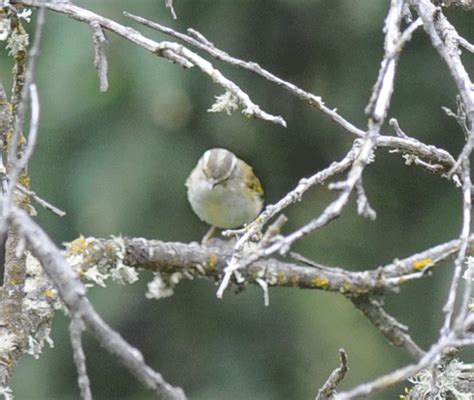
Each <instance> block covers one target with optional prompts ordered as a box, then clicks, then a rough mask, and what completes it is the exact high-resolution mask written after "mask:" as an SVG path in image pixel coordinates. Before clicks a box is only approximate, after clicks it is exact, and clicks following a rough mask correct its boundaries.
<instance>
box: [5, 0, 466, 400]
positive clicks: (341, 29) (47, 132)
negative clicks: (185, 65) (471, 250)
mask: <svg viewBox="0 0 474 400" xmlns="http://www.w3.org/2000/svg"><path fill="white" fill-rule="evenodd" d="M75 3H76V4H77V5H80V6H84V7H86V8H89V9H91V10H94V11H96V12H98V13H100V14H102V15H104V16H107V17H109V18H112V19H114V20H117V21H119V22H121V23H123V24H129V25H132V26H134V27H135V28H137V29H139V30H140V31H141V32H143V33H144V34H145V35H147V36H149V37H150V38H153V39H155V40H170V39H169V38H168V37H165V36H163V35H161V34H159V33H157V32H154V31H151V30H149V29H147V28H144V27H141V26H138V25H137V24H135V23H134V22H133V21H130V20H127V19H126V18H125V17H123V16H122V11H129V12H131V13H134V14H137V15H142V16H146V17H148V18H150V19H152V20H156V21H159V22H161V23H163V24H165V25H169V26H171V27H173V28H176V29H178V30H180V31H185V29H186V28H188V27H193V28H195V29H197V30H199V31H200V32H202V33H203V34H205V35H206V36H207V37H208V39H209V40H211V41H212V42H214V43H215V44H216V46H218V47H219V48H221V49H223V50H225V51H227V52H228V53H230V54H232V55H235V56H237V57H240V58H242V59H244V60H252V61H256V62H258V63H260V64H261V65H262V66H263V67H265V68H267V69H269V70H270V71H272V72H274V73H275V74H277V75H278V76H280V77H282V78H284V79H287V80H289V81H290V82H293V83H295V84H297V85H299V86H300V87H302V88H304V89H306V90H309V91H312V92H313V93H315V94H317V95H320V96H322V97H323V99H324V101H325V102H326V103H327V105H328V106H330V107H337V108H338V110H339V112H340V113H341V114H342V115H343V116H345V117H346V118H347V119H348V120H350V121H351V122H353V123H354V124H356V125H357V126H358V127H360V128H362V129H364V127H365V126H366V118H365V116H364V111H363V110H364V107H365V105H366V104H367V101H368V98H369V96H370V91H371V88H372V85H373V83H374V82H375V79H376V76H377V71H378V67H379V65H380V61H381V57H382V54H383V34H382V27H383V20H384V18H385V14H386V11H387V6H388V4H387V3H388V2H387V1H385V2H375V1H372V0H365V1H344V0H331V1H316V0H313V1H308V0H306V1H305V0H298V1H297V0H259V1H250V0H223V1H219V2H216V1H211V0H200V1H196V0H176V1H175V9H176V12H177V14H178V18H179V19H178V20H177V21H174V20H172V19H171V17H170V14H169V12H168V10H166V9H165V7H164V4H163V1H160V0H135V1H130V0H113V1H112V0H107V1H101V2H96V1H91V0H90V1H76V2H75ZM447 14H448V16H449V17H450V18H451V19H452V21H454V22H455V24H456V26H457V27H458V29H459V32H460V33H461V34H464V35H466V36H467V38H468V39H470V40H471V41H472V39H473V37H474V29H473V24H472V13H471V14H468V13H463V12H461V11H449V12H448V13H447ZM31 28H32V26H31V27H30V29H31ZM108 38H109V44H108V45H107V56H108V61H109V80H110V89H109V91H108V92H107V93H105V94H101V93H99V90H98V78H97V75H96V72H95V69H94V66H93V48H92V45H91V43H92V38H91V32H90V29H89V28H88V27H87V26H86V25H85V24H83V23H78V22H76V21H73V20H70V19H68V18H66V17H65V16H63V15H58V14H54V13H48V14H47V21H46V26H45V31H44V41H43V45H42V51H41V56H40V59H39V65H38V72H37V83H38V86H39V94H40V98H41V108H42V110H41V111H42V112H41V130H40V136H39V143H38V146H37V149H36V152H35V155H34V158H33V160H32V164H31V168H30V171H31V176H32V188H33V190H35V191H36V192H37V193H38V194H40V195H41V196H43V197H44V198H46V199H48V200H50V201H51V202H53V203H54V204H55V205H57V206H58V207H60V208H62V209H64V210H66V211H67V216H65V217H64V218H59V217H56V216H54V215H52V214H49V213H47V212H45V211H44V210H42V209H39V216H38V220H39V221H40V222H41V224H42V225H43V226H44V228H45V229H46V230H47V232H48V233H49V234H50V235H51V236H52V237H53V238H54V239H55V241H56V242H57V243H58V244H61V243H62V242H65V241H70V240H72V239H74V238H76V237H77V236H78V235H80V234H83V235H86V236H87V235H92V236H98V237H108V236H109V235H120V234H122V235H126V236H131V237H133V236H138V237H145V238H150V239H151V238H153V239H161V240H167V241H184V242H188V241H196V240H200V238H201V237H202V235H203V234H204V233H205V232H206V230H207V226H205V224H203V223H201V222H200V221H199V220H198V219H197V217H196V216H195V215H194V214H193V213H192V211H191V209H190V207H189V206H188V203H187V200H186V193H185V187H184V182H185V179H186V177H187V175H188V174H189V172H190V171H191V169H192V167H193V166H194V164H195V163H196V161H197V159H198V158H199V156H200V155H201V153H202V152H203V151H204V150H205V149H207V148H209V147H214V146H222V147H227V148H229V149H231V150H232V151H234V152H235V153H236V154H238V155H239V156H240V157H241V158H243V159H244V160H246V161H248V162H249V163H250V164H252V165H253V166H254V169H255V171H256V172H257V174H258V176H259V177H260V178H261V181H262V183H263V185H264V188H265V190H266V201H267V203H271V202H275V201H277V200H278V199H279V198H280V197H281V196H282V195H283V194H285V193H286V192H287V191H288V190H290V189H291V188H292V187H294V186H295V184H296V183H297V182H298V180H299V179H300V178H301V177H303V176H308V175H310V174H312V173H314V172H315V171H318V170H320V169H322V168H324V167H326V166H327V165H329V163H331V162H332V161H334V160H338V159H340V158H341V157H342V156H343V155H344V154H345V152H346V151H347V150H348V149H349V148H350V145H351V142H352V139H353V137H351V136H350V135H349V134H348V133H346V132H344V131H343V130H342V129H341V128H340V127H339V126H337V125H335V124H334V123H331V122H330V121H329V120H328V119H327V118H325V117H324V116H323V115H322V114H321V113H319V112H317V111H316V110H314V109H312V108H310V107H309V106H307V105H306V104H303V103H302V102H301V101H298V100H297V99H295V98H294V97H292V96H290V95H289V94H287V93H286V92H284V91H282V90H281V89H279V88H278V87H276V86H275V85H272V84H270V83H268V82H265V81H264V80H262V79H261V78H259V77H256V76H253V75H251V74H250V73H247V72H244V71H240V70H237V69H235V68H231V67H229V66H227V65H223V64H221V63H218V62H214V61H212V62H213V63H214V64H215V65H216V66H217V67H219V69H221V71H222V72H223V73H224V74H226V75H227V76H228V77H229V78H231V79H233V80H234V81H235V82H237V83H238V84H239V85H240V86H241V87H242V88H243V89H244V90H246V91H247V93H248V94H249V95H250V96H251V98H252V99H253V100H254V101H255V102H256V103H257V104H259V105H260V106H261V107H262V109H264V110H266V111H268V112H271V113H273V114H277V115H282V116H283V117H284V118H285V119H286V121H287V123H288V128H287V129H284V128H281V127H279V126H276V125H272V124H270V123H264V122H262V121H257V120H249V119H246V118H245V117H243V116H242V115H240V114H239V113H235V114H234V115H232V116H230V117H229V116H227V115H225V114H211V113H208V112H206V110H207V109H208V108H209V107H210V106H211V105H212V104H213V102H214V96H216V95H220V94H222V93H223V91H222V89H220V88H219V87H217V86H216V85H214V84H212V82H211V81H210V80H209V79H208V78H207V77H206V76H204V75H203V74H202V73H200V72H199V71H198V70H197V69H192V70H188V71H185V70H183V69H181V68H180V67H177V66H175V65H172V64H170V63H168V62H167V61H165V60H163V59H160V58H157V57H154V56H153V55H151V54H150V53H148V52H146V51H145V50H143V49H141V48H138V47H136V46H134V45H132V44H131V43H129V42H127V41H125V40H123V39H121V38H119V37H117V36H115V35H113V34H109V35H108ZM469 57H470V58H469ZM464 60H465V61H466V66H467V68H468V70H470V71H471V72H472V71H473V66H474V60H473V57H472V55H468V54H466V55H465V56H464ZM11 67H12V61H11V59H10V58H9V57H7V52H6V51H5V50H4V49H2V50H1V58H0V74H1V81H2V83H3V84H4V85H5V86H6V87H7V88H8V89H9V88H10V87H11V75H10V70H11ZM455 95H456V91H455V90H454V85H453V82H452V79H451V78H450V76H449V73H448V71H447V69H446V67H445V65H444V64H443V63H442V62H441V61H440V59H439V57H438V55H437V53H436V52H435V51H434V50H433V49H432V47H431V45H430V43H429V41H428V40H427V38H426V36H425V35H424V33H423V32H422V31H421V30H420V31H418V32H416V33H415V35H414V38H413V40H412V42H411V43H409V45H408V46H407V48H406V50H405V51H404V52H403V54H402V57H401V60H400V64H399V70H398V79H397V81H396V85H395V93H394V97H393V101H392V107H391V109H390V113H389V117H396V118H398V119H399V122H400V125H401V127H402V129H404V130H405V131H406V132H407V133H408V134H409V135H413V136H415V137H417V138H419V139H420V140H423V141H425V142H426V143H429V144H435V145H438V146H441V147H444V148H446V149H447V150H449V151H451V152H452V153H453V154H457V153H458V152H459V151H460V149H461V148H462V142H463V135H462V132H461V130H460V129H459V128H458V126H457V125H456V123H455V122H454V120H452V119H450V118H448V117H447V116H446V115H444V113H443V112H442V111H441V109H440V107H441V106H448V107H451V108H453V109H454V108H455ZM384 132H385V133H387V134H393V132H392V131H391V129H390V128H389V127H387V126H385V127H384ZM364 176H365V178H364V183H365V187H366V190H367V194H368V197H369V199H370V201H371V204H372V206H373V207H374V208H375V210H376V211H377V213H378V218H377V220H376V221H374V222H371V221H368V220H365V219H362V218H361V217H359V216H358V215H357V213H356V207H355V205H354V203H355V202H354V201H352V202H351V204H350V206H349V207H348V208H347V209H346V210H345V212H344V214H343V215H342V217H341V218H339V219H338V220H337V221H334V222H333V223H331V224H330V225H329V226H328V227H326V228H325V229H323V230H321V231H318V232H316V233H314V234H312V235H311V236H309V237H307V238H305V239H304V240H302V241H301V242H299V243H298V244H297V245H296V246H295V248H294V250H296V251H298V252H300V253H302V254H303V255H305V256H307V257H309V258H312V259H314V260H316V261H318V262H321V263H326V264H329V265H335V266H341V267H345V268H348V269H352V270H363V269H366V268H375V267H377V266H379V265H383V264H384V263H387V262H390V261H392V260H393V259H394V258H402V257H405V256H408V255H410V254H412V253H414V252H417V251H420V250H422V249H425V248H428V247H430V246H432V245H435V244H438V243H441V242H443V241H446V240H449V239H452V238H453V237H455V236H456V235H457V234H458V232H459V230H460V203H461V196H460V193H459V192H458V191H457V190H455V189H454V188H453V185H452V184H450V183H449V182H448V181H447V180H443V179H441V178H439V177H438V176H433V175H430V174H429V173H427V172H425V171H423V170H421V169H419V168H415V167H408V166H405V165H404V162H403V160H402V158H401V157H400V154H389V153H388V152H387V151H385V150H380V151H378V152H377V158H376V162H375V163H373V164H371V165H370V166H369V167H368V168H367V170H366V172H365V175H364ZM334 196H335V195H334V193H331V192H330V191H328V190H327V189H326V188H321V187H317V188H314V189H312V190H311V191H310V192H309V193H307V194H306V196H305V197H304V200H303V201H302V202H300V203H298V204H296V205H294V206H293V207H291V208H289V209H288V210H287V211H286V212H285V213H286V215H287V216H288V217H289V223H288V224H287V226H286V227H285V229H286V231H287V232H290V231H292V230H294V229H296V228H298V227H299V226H301V225H302V224H304V223H305V221H308V220H309V219H310V218H312V217H314V216H317V215H318V214H319V213H320V212H321V211H322V210H323V209H324V207H325V205H327V204H328V203H329V202H330V201H331V199H333V198H334ZM451 267H452V265H451V264H449V263H447V264H445V265H443V267H442V268H439V269H437V270H436V271H435V273H434V275H433V276H432V277H430V278H428V279H425V280H423V281H422V282H416V283H411V284H409V285H407V286H406V287H404V288H402V290H401V292H400V294H399V295H391V296H389V298H388V299H387V309H388V310H389V311H390V312H391V313H393V314H394V315H395V316H396V317H397V318H399V320H400V321H401V322H403V323H405V324H407V325H408V326H410V333H411V334H412V336H413V338H414V339H415V340H416V341H417V342H418V343H419V344H420V345H421V346H422V347H423V348H427V346H429V345H430V344H431V343H432V342H433V341H434V340H435V338H436V335H437V332H438V330H439V327H440V321H441V318H442V315H441V311H440V310H441V308H442V305H443V302H444V300H445V298H446V295H447V286H448V282H449V279H450V276H451V272H450V271H451ZM149 279H151V276H150V275H149V274H145V273H143V274H142V275H141V280H140V281H139V282H138V283H135V284H133V285H129V286H126V287H118V286H114V285H113V284H109V285H108V287H107V289H101V288H94V289H92V290H90V292H89V295H90V298H91V300H92V302H93V304H94V305H95V306H96V307H97V309H98V310H99V311H100V313H101V314H102V315H103V316H104V318H105V319H106V320H107V321H108V322H109V323H110V324H111V325H112V326H113V327H114V328H116V329H117V330H118V331H119V332H120V333H121V334H122V335H123V336H124V337H125V338H126V339H127V340H128V341H129V342H130V343H132V344H133V345H135V346H137V347H138V348H139V349H141V351H142V352H143V353H144V355H145V358H146V360H147V361H148V362H149V363H150V364H151V365H152V366H153V367H154V368H156V369H157V370H158V371H160V372H161V373H162V374H163V375H164V377H165V379H167V380H168V381H169V382H170V383H172V384H173V385H178V386H181V387H183V389H184V390H185V392H186V393H187V394H188V396H189V398H190V399H193V400H208V399H230V400H232V399H256V400H269V399H276V400H278V399H311V398H314V396H315V394H316V392H317V389H318V388H319V387H320V386H321V385H322V383H323V382H324V381H325V379H326V377H327V376H328V374H329V373H330V372H331V371H332V369H333V368H335V367H336V366H337V364H338V349H339V348H341V347H342V348H344V349H345V350H346V351H347V353H348V356H349V365H350V371H349V374H348V376H347V378H346V379H345V380H344V382H343V383H342V384H341V386H340V389H348V388H351V387H353V386H354V385H356V384H357V383H361V382H363V381H367V380H370V379H372V378H375V377H377V376H379V375H381V374H383V373H386V372H389V371H391V370H393V369H394V368H397V367H400V366H402V365H404V364H406V363H407V362H410V361H411V360H410V359H409V357H407V356H406V355H405V354H404V352H403V351H400V350H399V349H396V348H394V347H392V346H390V345H389V344H388V343H387V341H386V340H385V339H384V338H383V337H382V335H381V334H380V333H378V331H376V330H375V328H373V327H372V326H371V324H370V323H369V322H368V321H367V320H366V319H365V318H364V317H363V316H362V315H361V314H360V312H359V311H357V310H356V309H355V308H354V307H353V306H352V305H351V304H350V303H349V302H348V301H347V300H345V299H344V298H343V297H342V296H340V295H337V294H330V293H325V292H320V291H303V290H297V289H282V288H276V289H271V290H270V307H264V305H263V296H262V292H261V290H259V289H258V288H254V287H251V288H248V289H247V290H245V291H244V292H243V293H241V294H240V295H234V294H231V293H228V294H227V295H226V296H225V297H224V299H223V300H217V299H216V296H215V292H216V287H215V286H214V284H213V283H211V282H207V281H198V280H197V281H191V282H190V281H186V282H183V283H181V284H179V286H178V287H177V290H176V293H175V295H174V296H173V297H171V298H168V299H164V300H160V301H150V300H147V299H145V296H144V294H145V291H146V283H147V281H148V280H149ZM67 328H68V320H67V318H65V317H64V316H62V315H58V317H57V318H56V319H55V321H54V325H53V332H52V336H53V339H54V341H55V348H54V349H49V348H47V349H45V350H44V354H43V355H42V356H41V358H40V359H39V360H34V359H33V358H31V357H25V358H24V359H23V360H22V362H21V365H20V367H19V368H18V370H17V372H16V374H15V376H14V379H13V381H12V387H13V390H14V393H15V395H16V398H17V399H41V400H42V399H45V400H46V399H77V398H79V391H78V389H77V384H76V371H75V367H74V365H73V361H72V354H71V349H70V344H69V339H68V329H67ZM85 347H86V354H87V366H88V370H89V376H90V378H91V382H92V391H93V394H94V398H96V399H140V400H141V399H151V398H153V397H152V395H151V394H150V393H149V392H147V391H146V390H144V389H143V388H142V387H141V385H140V384H138V383H137V382H136V381H135V380H134V379H133V378H131V376H130V375H129V373H128V372H127V371H126V370H125V369H124V368H122V367H120V366H119V365H117V363H116V362H115V360H114V359H113V358H111V357H110V356H109V355H108V354H107V353H106V352H105V351H103V350H102V349H101V348H100V347H99V346H98V345H97V344H96V342H95V341H94V340H93V339H92V338H91V337H90V336H89V335H88V334H86V335H85ZM463 356H464V357H465V358H467V357H468V356H469V354H468V353H466V352H465V353H464V355H463ZM470 356H472V354H470ZM402 392H403V385H399V386H397V387H395V388H394V389H393V390H390V391H386V392H384V393H382V394H377V395H375V396H374V397H373V398H375V399H382V400H383V399H394V398H398V394H400V393H402Z"/></svg>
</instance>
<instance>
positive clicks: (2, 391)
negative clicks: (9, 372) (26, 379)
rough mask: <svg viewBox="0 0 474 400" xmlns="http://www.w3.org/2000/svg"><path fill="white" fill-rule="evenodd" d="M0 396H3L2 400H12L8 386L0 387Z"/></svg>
mask: <svg viewBox="0 0 474 400" xmlns="http://www.w3.org/2000/svg"><path fill="white" fill-rule="evenodd" d="M0 396H3V399H4V400H13V398H14V397H13V393H12V390H11V388H10V387H9V386H0Z"/></svg>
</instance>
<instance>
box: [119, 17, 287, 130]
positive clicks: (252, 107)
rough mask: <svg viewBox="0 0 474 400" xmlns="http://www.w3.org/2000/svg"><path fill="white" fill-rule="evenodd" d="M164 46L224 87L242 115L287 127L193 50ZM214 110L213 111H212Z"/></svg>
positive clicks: (147, 22)
mask: <svg viewBox="0 0 474 400" xmlns="http://www.w3.org/2000/svg"><path fill="white" fill-rule="evenodd" d="M124 15H125V16H126V17H130V18H132V19H133V20H135V21H137V22H139V23H141V24H143V25H145V26H149V27H153V26H154V25H155V23H154V22H152V21H149V20H147V19H146V18H142V17H139V16H136V15H133V14H129V13H127V12H124ZM162 44H163V45H164V46H165V47H166V48H169V49H173V51H174V52H175V53H176V54H179V55H180V56H182V57H183V58H184V59H186V60H189V61H190V62H191V63H193V64H194V65H195V66H197V67H198V68H199V69H200V70H201V71H202V72H204V73H205V74H207V75H209V77H210V78H211V79H212V80H213V81H214V82H215V83H217V84H219V85H220V86H222V87H223V88H224V89H225V90H226V91H227V92H229V93H231V94H232V95H233V96H235V98H236V99H237V101H238V103H239V104H240V105H241V106H242V108H243V109H242V114H244V115H245V116H247V117H255V118H260V119H263V120H265V121H270V122H273V123H275V124H278V125H281V126H283V127H286V122H285V120H284V119H283V118H282V117H281V116H273V115H271V114H268V113H266V112H265V111H262V110H261V109H260V107H258V106H257V105H256V104H254V103H253V102H252V101H251V100H250V97H249V96H248V95H247V94H246V93H245V92H244V91H243V90H242V89H241V88H240V87H239V86H238V85H236V84H235V83H234V82H232V81H230V80H229V79H227V78H226V77H224V75H223V74H222V73H221V72H220V71H219V70H217V69H216V68H214V66H213V65H212V64H211V63H210V62H209V61H207V60H205V59H204V58H202V57H201V56H199V55H197V54H196V53H194V52H192V51H191V50H189V49H187V48H186V47H184V46H181V45H177V44H176V43H171V42H162ZM211 110H212V109H211Z"/></svg>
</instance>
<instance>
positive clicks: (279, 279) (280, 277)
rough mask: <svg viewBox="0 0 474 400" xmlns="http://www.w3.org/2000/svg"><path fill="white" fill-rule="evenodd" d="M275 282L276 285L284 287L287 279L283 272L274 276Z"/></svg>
mask: <svg viewBox="0 0 474 400" xmlns="http://www.w3.org/2000/svg"><path fill="white" fill-rule="evenodd" d="M276 281H277V285H284V284H285V283H286V282H287V281H288V278H287V277H286V274H285V273H284V272H279V273H278V274H277V276H276Z"/></svg>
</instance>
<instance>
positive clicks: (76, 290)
mask: <svg viewBox="0 0 474 400" xmlns="http://www.w3.org/2000/svg"><path fill="white" fill-rule="evenodd" d="M9 220H10V221H11V223H12V224H14V225H15V227H16V228H17V229H18V231H19V233H20V234H22V235H24V236H25V238H26V239H27V240H28V242H29V244H30V246H31V248H32V250H33V253H34V254H35V255H36V257H37V258H38V259H39V260H40V262H41V264H42V266H43V268H44V269H45V271H46V273H47V275H48V276H49V277H50V279H51V280H52V281H53V282H54V283H55V285H56V287H57V288H58V290H59V293H60V296H61V298H62V300H63V302H64V303H65V305H66V306H67V307H68V309H69V310H70V312H71V314H72V315H75V316H78V317H79V318H81V319H82V320H83V322H84V324H85V326H86V327H87V328H88V329H89V330H90V331H91V333H92V334H93V335H94V336H95V337H96V339H97V340H98V342H99V343H100V344H101V345H102V347H104V348H105V349H106V350H107V351H108V352H109V353H111V354H112V355H114V356H116V357H117V359H118V360H119V361H120V362H121V363H122V364H123V365H124V366H125V367H126V368H127V369H128V370H129V371H130V372H131V373H132V374H133V375H134V376H135V377H136V378H137V379H138V380H139V381H140V382H142V384H143V385H144V386H145V387H147V388H148V389H150V390H153V391H154V392H155V393H156V394H157V395H159V396H162V398H164V399H170V400H171V399H172V400H182V399H185V398H186V397H185V395H184V393H183V391H182V390H181V389H180V388H176V387H173V386H171V385H170V384H168V383H167V382H166V381H165V380H164V379H163V377H162V376H161V375H160V374H159V373H158V372H156V371H154V370H153V369H151V368H150V367H149V366H148V365H146V364H145V362H144V359H143V355H142V354H141V353H140V352H139V351H138V350H137V349H135V348H133V347H132V346H130V345H129V344H128V343H127V342H126V341H125V340H124V339H123V338H122V337H121V336H120V335H119V334H118V333H117V332H115V331H114V330H113V329H112V328H110V327H109V326H108V325H107V324H106V323H105V322H104V321H103V320H102V318H101V317H100V316H99V315H98V314H97V312H96V311H95V310H94V308H93V307H92V305H91V304H90V303H89V301H88V300H87V298H86V297H85V288H84V285H83V284H82V283H81V282H80V281H79V280H78V278H77V275H76V273H75V272H74V271H73V270H72V269H71V267H70V266H69V265H68V264H67V262H66V260H65V258H64V257H63V255H62V254H61V252H60V251H59V249H57V248H56V246H55V245H54V243H53V242H52V241H51V239H50V238H49V237H48V236H47V235H46V233H44V231H43V230H42V229H41V228H40V227H39V226H38V225H37V224H36V223H35V222H34V221H33V220H32V219H31V218H30V217H29V216H28V215H27V214H26V213H25V212H24V211H23V210H20V209H18V208H16V207H13V208H12V209H11V211H10V215H9Z"/></svg>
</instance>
